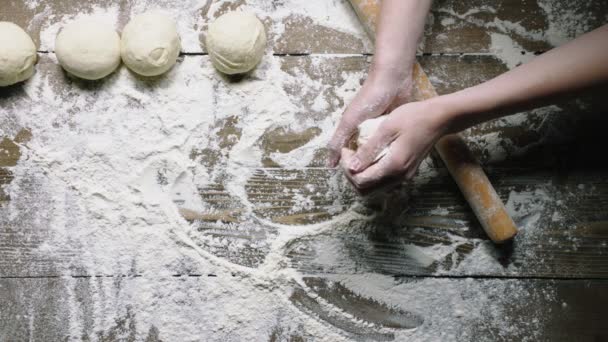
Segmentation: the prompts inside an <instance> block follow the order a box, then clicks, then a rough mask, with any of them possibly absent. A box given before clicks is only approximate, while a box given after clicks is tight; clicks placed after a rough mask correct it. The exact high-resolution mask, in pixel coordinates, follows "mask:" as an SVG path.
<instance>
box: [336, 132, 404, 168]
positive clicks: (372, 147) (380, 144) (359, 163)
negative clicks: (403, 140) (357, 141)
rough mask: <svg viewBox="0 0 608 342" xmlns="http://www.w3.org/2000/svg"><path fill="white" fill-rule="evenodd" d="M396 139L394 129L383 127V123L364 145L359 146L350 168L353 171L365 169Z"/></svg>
mask: <svg viewBox="0 0 608 342" xmlns="http://www.w3.org/2000/svg"><path fill="white" fill-rule="evenodd" d="M394 139H395V136H394V133H393V132H392V130H387V129H383V128H382V125H381V126H380V128H379V129H378V130H377V131H376V132H375V133H374V134H373V135H372V137H371V138H370V139H369V140H368V141H367V142H366V143H365V144H363V145H361V146H359V147H358V148H357V152H356V153H355V155H354V156H352V158H351V160H350V162H349V164H348V168H349V170H350V171H351V172H353V173H358V172H361V171H363V170H365V169H366V168H367V167H369V166H370V165H372V164H373V163H374V162H376V161H377V160H378V159H379V157H381V156H380V154H381V153H382V151H383V150H384V149H385V148H387V146H388V145H389V144H390V143H391V142H392V141H393V140H394Z"/></svg>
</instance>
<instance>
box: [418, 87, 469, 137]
mask: <svg viewBox="0 0 608 342" xmlns="http://www.w3.org/2000/svg"><path fill="white" fill-rule="evenodd" d="M452 95H453V94H448V95H441V96H437V97H433V98H431V99H429V100H427V101H428V103H429V105H430V106H431V108H432V112H433V113H434V116H435V125H436V128H437V130H438V131H439V132H441V135H445V134H452V133H457V132H460V131H461V130H463V129H465V128H466V127H462V124H461V122H460V121H461V120H460V119H461V115H460V111H459V107H458V106H457V104H456V101H455V99H454V97H453V96H452Z"/></svg>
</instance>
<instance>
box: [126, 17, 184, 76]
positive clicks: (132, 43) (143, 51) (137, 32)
mask: <svg viewBox="0 0 608 342" xmlns="http://www.w3.org/2000/svg"><path fill="white" fill-rule="evenodd" d="M180 49H181V43H180V39H179V35H178V34H177V26H176V24H175V20H173V19H172V18H171V17H170V16H169V15H167V14H166V13H164V12H162V11H152V12H146V13H143V14H140V15H138V16H136V17H135V18H133V19H132V20H131V21H129V23H128V24H127V26H125V29H124V30H123V31H122V41H121V54H122V60H123V62H124V63H125V64H126V65H127V67H129V69H131V70H132V71H134V72H136V73H138V74H140V75H142V76H157V75H160V74H163V73H165V72H166V71H167V70H169V69H171V67H172V66H173V65H175V62H177V57H178V56H179V50H180Z"/></svg>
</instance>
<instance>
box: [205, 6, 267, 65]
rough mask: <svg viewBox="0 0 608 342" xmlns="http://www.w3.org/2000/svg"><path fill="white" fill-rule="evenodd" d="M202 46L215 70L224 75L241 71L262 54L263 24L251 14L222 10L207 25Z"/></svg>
mask: <svg viewBox="0 0 608 342" xmlns="http://www.w3.org/2000/svg"><path fill="white" fill-rule="evenodd" d="M206 45H207V50H208V52H209V56H211V62H212V63H213V65H214V66H215V68H216V69H217V70H219V71H221V72H223V73H225V74H228V75H233V74H241V73H245V72H247V71H249V70H251V69H253V68H254V67H255V66H256V65H257V64H258V63H259V62H260V60H261V59H262V56H263V55H264V49H265V48H266V33H265V32H264V25H263V24H262V22H261V21H260V20H259V19H258V18H257V17H256V16H255V15H253V14H252V13H247V12H229V13H226V14H224V15H222V16H221V17H219V18H217V19H216V20H215V21H214V22H213V23H212V24H211V25H209V30H208V31H207V39H206Z"/></svg>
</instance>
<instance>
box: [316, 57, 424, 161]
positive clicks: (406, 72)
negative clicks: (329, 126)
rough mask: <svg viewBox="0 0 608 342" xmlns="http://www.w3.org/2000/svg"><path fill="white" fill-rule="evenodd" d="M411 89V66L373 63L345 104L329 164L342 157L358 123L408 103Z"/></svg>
mask: <svg viewBox="0 0 608 342" xmlns="http://www.w3.org/2000/svg"><path fill="white" fill-rule="evenodd" d="M411 89H412V68H407V67H406V68H403V66H401V67H400V68H390V67H381V66H372V68H371V70H370V73H369V76H368V78H367V79H366V80H365V82H364V83H363V87H362V88H361V89H360V90H359V92H358V93H357V95H356V96H355V98H354V99H353V100H352V101H351V103H350V104H349V105H348V107H346V110H345V111H344V113H343V114H342V118H341V119H340V122H339V124H338V126H337V128H336V130H335V131H334V134H333V136H332V138H331V140H330V142H329V144H328V149H329V161H328V164H329V166H330V167H335V166H336V165H337V164H338V161H339V160H340V153H341V149H342V147H344V146H345V145H346V144H347V142H348V140H349V139H350V138H351V137H352V135H353V133H354V132H355V130H356V129H357V126H358V125H359V124H360V123H362V122H363V121H365V120H367V119H372V118H375V117H377V116H380V115H382V114H384V113H388V112H390V111H391V110H393V109H394V108H397V107H399V106H400V105H402V104H404V103H406V102H407V101H408V99H409V96H410V93H411Z"/></svg>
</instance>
